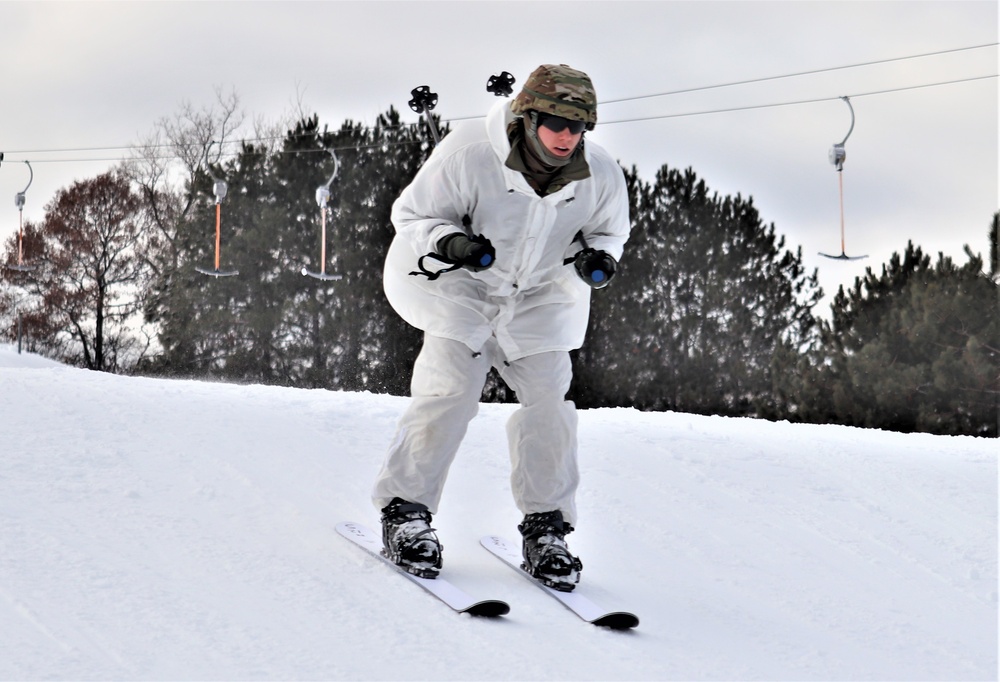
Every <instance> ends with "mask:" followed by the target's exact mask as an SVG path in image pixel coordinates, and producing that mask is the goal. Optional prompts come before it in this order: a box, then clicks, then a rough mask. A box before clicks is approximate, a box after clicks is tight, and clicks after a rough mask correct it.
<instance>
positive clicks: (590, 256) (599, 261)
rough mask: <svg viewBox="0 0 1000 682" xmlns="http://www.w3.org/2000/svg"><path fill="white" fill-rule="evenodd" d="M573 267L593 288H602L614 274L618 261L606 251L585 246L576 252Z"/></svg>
mask: <svg viewBox="0 0 1000 682" xmlns="http://www.w3.org/2000/svg"><path fill="white" fill-rule="evenodd" d="M573 267H575V268H576V272H577V274H578V275H580V277H581V278H582V279H583V281H584V282H586V283H587V284H589V285H590V286H591V287H593V288H594V289H603V288H604V287H606V286H608V282H610V281H611V278H612V277H614V276H615V268H617V267H618V263H617V262H616V261H615V259H614V258H612V257H611V254H609V253H608V252H606V251H598V250H596V249H591V248H586V249H584V250H583V251H580V252H579V253H578V254H576V257H575V258H574V259H573Z"/></svg>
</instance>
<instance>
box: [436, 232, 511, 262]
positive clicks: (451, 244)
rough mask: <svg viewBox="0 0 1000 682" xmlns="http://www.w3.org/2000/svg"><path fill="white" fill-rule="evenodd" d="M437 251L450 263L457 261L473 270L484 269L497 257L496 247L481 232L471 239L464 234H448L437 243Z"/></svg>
mask: <svg viewBox="0 0 1000 682" xmlns="http://www.w3.org/2000/svg"><path fill="white" fill-rule="evenodd" d="M437 250H438V253H440V254H441V255H442V256H444V257H445V258H447V259H448V261H449V262H451V263H457V264H459V265H461V266H462V267H464V268H468V269H469V270H472V271H473V272H479V271H480V270H485V269H487V268H488V267H490V266H491V265H493V261H495V260H496V258H497V252H496V249H494V248H493V244H491V243H490V240H489V239H487V238H486V237H484V236H483V235H481V234H477V235H475V236H473V237H472V238H471V239H470V238H469V237H466V236H465V235H464V234H459V233H457V232H456V233H455V234H449V235H448V236H447V237H442V238H441V241H439V242H438V244H437Z"/></svg>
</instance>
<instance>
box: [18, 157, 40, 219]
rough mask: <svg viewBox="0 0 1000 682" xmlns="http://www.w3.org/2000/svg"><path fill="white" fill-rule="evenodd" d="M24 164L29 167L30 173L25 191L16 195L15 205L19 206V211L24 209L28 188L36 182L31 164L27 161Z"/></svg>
mask: <svg viewBox="0 0 1000 682" xmlns="http://www.w3.org/2000/svg"><path fill="white" fill-rule="evenodd" d="M24 163H25V165H27V166H28V173H29V176H28V184H27V185H26V186H25V188H24V189H23V190H21V191H20V192H18V193H17V194H15V195H14V203H15V204H17V208H18V210H21V209H23V208H24V195H25V193H27V191H28V188H29V187H31V183H32V182H34V180H35V171H33V170H31V164H30V163H28V162H27V161H25V162H24Z"/></svg>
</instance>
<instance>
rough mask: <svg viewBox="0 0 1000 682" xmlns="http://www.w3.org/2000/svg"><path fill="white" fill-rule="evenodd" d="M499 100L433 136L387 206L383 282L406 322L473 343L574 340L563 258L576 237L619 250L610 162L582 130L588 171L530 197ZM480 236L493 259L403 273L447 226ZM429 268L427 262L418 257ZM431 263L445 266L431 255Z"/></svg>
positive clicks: (576, 294) (511, 349) (586, 311)
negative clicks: (388, 237) (514, 161)
mask: <svg viewBox="0 0 1000 682" xmlns="http://www.w3.org/2000/svg"><path fill="white" fill-rule="evenodd" d="M512 119H513V114H512V113H511V112H510V107H509V101H507V100H505V101H502V102H498V103H497V104H496V105H495V106H494V107H493V108H492V110H491V111H490V113H489V115H488V116H487V118H486V124H485V126H484V125H483V122H482V121H472V122H469V123H466V124H464V125H461V126H459V127H457V128H456V129H455V130H453V131H452V132H451V133H450V134H448V135H447V136H445V138H444V139H443V140H442V141H441V143H440V144H439V145H438V147H437V148H436V149H435V150H434V151H433V153H432V154H431V156H430V157H429V158H428V160H427V162H426V163H425V164H424V166H423V167H422V168H421V169H420V171H419V172H418V173H417V175H416V177H415V178H414V179H413V182H412V183H411V184H410V185H409V186H408V187H407V188H406V189H405V190H403V192H402V193H401V194H400V196H399V198H398V199H397V200H396V202H395V203H394V204H393V207H392V223H393V225H394V226H395V228H396V236H395V238H394V239H393V242H392V245H391V246H390V248H389V253H388V256H387V258H386V263H385V272H384V287H385V293H386V296H387V298H388V299H389V302H390V304H392V307H393V308H394V309H395V310H396V312H397V313H399V315H400V316H401V317H402V318H403V319H404V320H406V322H408V323H409V324H411V325H413V326H414V327H417V328H418V329H422V330H423V331H424V332H426V333H428V334H431V335H434V336H439V337H444V338H448V339H452V340H455V341H459V342H462V343H464V344H465V345H467V346H468V347H469V348H470V349H471V350H473V351H478V350H481V349H482V348H483V345H484V344H485V343H486V341H487V340H488V339H489V338H490V336H496V339H497V342H498V343H499V346H500V349H501V350H502V351H503V353H504V355H505V356H506V359H508V360H517V359H518V358H522V357H525V356H528V355H534V354H537V353H543V352H546V351H556V350H571V349H574V348H579V347H580V346H581V345H582V344H583V339H584V336H585V334H586V331H587V321H588V318H589V315H590V293H591V289H590V287H588V286H587V285H586V284H585V283H584V282H583V281H582V280H581V279H580V278H579V276H578V275H577V274H576V270H575V268H574V267H573V266H572V265H565V264H564V259H565V258H567V257H571V256H572V255H574V254H575V253H577V252H578V251H580V250H581V249H582V248H583V246H582V244H581V243H580V242H579V241H578V240H577V241H575V240H574V238H575V236H576V234H577V233H578V232H581V231H582V233H583V235H584V238H585V239H586V241H587V245H588V246H590V247H591V248H594V249H598V250H603V251H606V252H608V253H609V254H611V255H612V256H613V257H614V258H615V259H616V260H617V259H620V258H621V255H622V250H623V248H624V245H625V242H626V240H627V239H628V234H629V229H630V223H629V215H628V195H627V191H626V187H625V179H624V175H623V173H622V170H621V168H620V167H619V166H618V163H617V162H616V161H615V160H614V159H613V158H612V157H611V156H610V155H609V154H608V153H607V152H606V151H604V150H603V149H602V148H600V147H599V146H597V145H596V144H594V143H592V142H590V141H586V142H585V146H584V153H585V154H586V160H587V163H588V165H589V166H590V175H591V176H590V177H589V178H587V179H585V180H580V181H574V182H570V183H569V184H568V185H566V186H565V187H563V188H562V189H561V190H559V191H557V192H555V193H553V194H550V195H548V196H546V197H539V196H538V195H537V194H536V193H535V191H534V190H533V189H532V188H531V186H530V185H529V184H528V182H527V180H526V179H525V178H524V176H523V175H522V174H521V173H520V172H518V171H514V170H511V169H510V168H507V167H506V166H505V164H504V162H505V160H506V159H507V156H508V154H509V153H510V142H509V141H508V139H507V125H508V123H509V122H510V121H511V120H512ZM466 215H467V216H469V218H471V221H472V226H471V231H472V232H473V233H475V234H483V235H485V236H486V237H487V238H488V239H489V240H490V241H491V242H492V243H493V246H494V248H495V249H496V261H495V262H494V265H493V267H491V268H490V269H488V270H483V271H481V272H472V271H470V270H467V269H465V268H461V269H459V270H455V271H453V272H448V273H444V274H442V275H441V276H440V277H438V278H437V279H434V280H430V279H428V278H427V277H425V276H423V275H412V274H410V273H411V272H414V271H415V270H417V261H418V260H419V258H420V257H421V256H423V255H425V254H428V253H434V252H435V247H436V245H437V243H438V241H439V240H440V239H441V238H442V237H444V236H445V235H447V234H451V233H454V232H464V230H463V228H462V219H463V216H466ZM425 265H427V266H428V268H429V269H432V270H433V269H436V266H437V265H438V261H435V260H433V259H430V258H429V259H426V261H425ZM441 267H445V266H444V265H441Z"/></svg>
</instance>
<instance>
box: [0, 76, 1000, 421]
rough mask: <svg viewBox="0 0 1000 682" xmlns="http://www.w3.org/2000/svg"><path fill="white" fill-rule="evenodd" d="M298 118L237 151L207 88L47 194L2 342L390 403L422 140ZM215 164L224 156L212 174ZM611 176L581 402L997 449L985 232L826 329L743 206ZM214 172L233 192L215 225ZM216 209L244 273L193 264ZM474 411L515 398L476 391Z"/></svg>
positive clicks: (167, 372) (4, 292) (885, 280)
mask: <svg viewBox="0 0 1000 682" xmlns="http://www.w3.org/2000/svg"><path fill="white" fill-rule="evenodd" d="M297 119H298V120H294V121H292V122H289V123H286V124H285V125H284V126H279V125H274V126H271V127H270V129H263V128H259V129H258V130H257V131H256V135H255V136H254V141H253V142H249V141H239V140H238V139H236V131H238V130H239V129H240V128H241V126H242V119H241V117H240V115H239V113H238V100H237V98H236V97H235V95H230V96H224V95H222V94H221V93H220V96H219V100H218V103H217V104H216V105H215V106H214V107H212V108H209V109H203V110H196V109H194V108H193V107H190V106H189V105H185V106H184V107H183V108H182V109H181V111H180V112H178V113H177V114H176V115H174V116H173V117H172V118H169V119H163V120H161V121H160V122H159V123H158V124H157V126H156V128H155V130H154V131H153V132H152V133H151V134H150V136H149V137H148V138H147V139H146V140H145V141H144V142H143V143H142V144H140V145H137V146H136V150H135V152H134V154H133V155H132V157H131V158H130V159H128V160H127V161H126V162H124V163H122V164H121V165H120V166H119V167H116V168H114V169H113V170H111V171H109V172H107V173H104V174H102V175H99V176H98V177H95V178H90V179H86V180H82V181H78V182H75V183H74V184H73V185H72V186H70V187H69V188H66V189H63V190H60V191H59V192H57V194H56V196H55V197H54V198H53V199H52V201H51V202H50V203H48V204H47V205H46V206H45V213H44V218H43V219H42V221H41V222H39V223H37V224H36V223H33V222H30V221H29V222H27V223H25V225H24V230H23V239H22V241H21V243H20V244H19V243H18V235H14V236H13V237H12V238H10V239H8V240H7V242H6V244H5V245H4V254H3V257H4V262H5V263H7V264H8V265H12V264H14V263H16V262H17V261H18V253H19V248H20V249H23V255H24V261H25V262H26V263H27V264H29V266H31V267H33V268H34V269H32V270H28V271H22V270H16V269H11V268H9V267H8V268H4V269H3V270H2V271H0V272H2V274H0V324H2V327H0V331H2V334H3V337H4V338H5V340H10V341H13V340H14V339H15V338H19V339H22V340H23V343H24V345H25V346H26V347H27V349H28V350H30V351H33V352H37V353H40V354H42V355H46V356H48V357H52V358H55V359H59V360H61V361H63V362H67V363H69V364H73V365H77V366H80V367H86V368H89V369H94V370H101V371H110V372H118V373H132V374H143V375H149V376H171V377H185V378H202V379H206V378H215V379H218V380H225V381H232V382H248V383H251V382H252V383H266V384H274V385H281V386H296V387H305V388H325V389H334V390H347V391H361V390H364V391H372V392H377V393H391V394H396V395H405V394H406V393H407V392H408V387H409V378H410V370H411V367H412V364H413V360H414V358H415V357H416V353H417V352H418V350H419V347H420V343H421V337H420V333H419V332H418V331H417V330H415V329H412V328H410V327H408V326H407V325H406V324H405V323H404V322H402V320H400V319H399V318H398V316H396V314H395V313H394V312H393V311H392V310H391V308H390V307H389V305H388V303H387V302H386V300H385V296H384V294H383V293H382V285H381V278H382V264H383V261H384V257H385V253H386V251H387V249H388V246H389V243H390V241H391V239H392V237H393V228H392V225H391V224H390V221H389V213H390V210H391V206H392V202H393V201H394V200H395V198H396V197H397V196H398V194H399V193H400V191H401V190H402V189H403V188H404V187H405V186H406V185H407V184H408V183H409V182H410V180H411V179H412V177H413V176H414V174H415V173H416V172H417V170H418V169H419V168H420V166H421V164H422V163H423V162H424V160H425V159H426V158H427V156H428V155H429V153H430V151H431V144H430V142H429V141H430V140H431V139H432V138H431V134H430V131H429V129H428V128H427V127H426V122H424V121H422V122H421V124H420V125H419V126H409V125H402V124H401V121H400V116H399V113H398V112H397V111H396V110H395V109H393V108H390V109H389V110H388V111H387V112H386V113H384V114H382V115H380V116H379V117H378V118H377V120H376V121H375V123H374V124H373V125H361V124H360V123H356V122H353V121H350V120H348V121H345V122H344V123H342V124H341V125H340V127H339V128H337V129H336V130H330V129H329V128H328V127H327V126H321V124H320V122H319V119H318V117H317V116H315V115H312V116H298V117H297ZM258 125H261V124H258ZM439 127H440V128H441V130H442V133H443V134H447V132H448V128H447V127H446V126H441V125H440V122H439ZM224 146H225V147H227V148H229V149H235V151H233V152H231V153H229V154H228V155H226V156H221V155H218V154H217V156H216V158H213V157H212V155H211V151H212V150H213V149H215V150H220V149H222V148H223V147H224ZM236 147H238V148H236ZM331 151H332V152H333V154H335V155H336V157H337V159H338V160H339V170H338V172H337V173H336V177H335V178H334V179H333V181H332V183H331V185H330V203H329V205H328V207H327V208H326V210H327V214H326V221H327V241H326V251H325V258H326V271H327V272H331V273H333V272H335V273H338V274H340V275H341V276H342V279H340V280H338V281H324V280H319V279H314V278H311V277H307V276H305V275H304V274H303V269H306V270H310V271H314V272H315V271H318V270H319V269H320V260H321V259H322V258H323V257H324V252H323V251H322V248H321V242H320V237H321V224H322V220H323V217H322V215H323V214H322V213H321V208H320V206H319V205H318V202H317V200H316V197H315V192H316V190H317V188H318V186H320V185H323V184H324V183H325V182H327V181H328V179H329V178H330V175H331V172H332V169H333V167H334V160H333V159H332V157H331V153H330V152H331ZM622 172H623V174H624V176H625V179H626V184H627V186H628V191H629V198H630V204H631V205H630V209H631V220H632V225H633V229H632V234H631V238H630V241H629V243H628V245H627V247H626V251H625V254H624V255H623V257H622V260H621V263H620V268H619V274H618V276H617V277H616V279H615V281H614V282H613V284H612V286H610V287H608V288H607V289H604V290H601V291H598V292H595V295H594V297H593V306H592V314H591V320H590V329H589V332H588V337H587V343H586V344H585V346H584V347H583V348H582V349H580V350H579V351H576V352H575V353H574V354H573V362H574V369H575V379H574V383H573V386H572V389H571V394H570V396H569V397H570V398H571V399H573V400H574V401H576V403H577V405H579V406H580V407H584V408H590V407H606V406H615V407H634V408H637V409H640V410H677V411H683V412H694V413H699V414H718V415H727V416H752V417H761V418H768V419H787V420H791V421H803V422H811V423H840V424H848V425H855V426H862V427H871V428H886V429H892V430H898V431H924V432H930V433H941V434H969V435H980V436H993V437H995V436H996V435H997V422H998V406H1000V313H998V306H997V303H998V281H1000V274H998V265H997V215H998V214H994V216H993V218H992V223H991V224H990V225H989V227H988V230H987V231H988V239H989V245H990V250H989V254H988V262H987V260H986V259H983V258H982V257H981V256H979V255H977V254H976V253H974V252H973V251H972V249H971V248H969V247H966V252H967V254H966V255H967V257H968V260H967V262H966V263H964V264H958V263H955V262H953V261H952V260H951V259H949V258H945V257H944V256H939V257H938V259H937V260H936V261H935V262H932V261H931V258H930V257H929V256H928V255H926V254H924V253H923V252H922V251H921V249H920V248H919V247H918V246H915V245H913V244H912V243H909V244H907V245H906V247H905V250H904V251H903V253H902V255H900V254H893V256H892V258H891V259H890V262H889V263H887V264H885V265H884V266H883V267H882V272H881V274H879V275H876V274H875V273H874V272H873V271H872V269H871V268H869V269H868V270H867V273H866V275H865V277H864V278H858V279H857V280H856V282H855V284H854V286H853V287H852V288H851V289H849V290H844V288H841V289H840V291H839V292H838V293H837V295H836V297H835V298H834V301H833V304H832V310H831V313H832V315H831V318H830V320H825V319H822V318H820V317H818V316H816V315H815V314H814V310H815V308H816V306H817V304H818V302H819V300H820V299H821V298H822V296H823V292H822V291H821V289H820V287H819V285H818V283H817V275H816V272H815V271H814V272H812V273H808V272H806V270H805V267H804V266H803V263H802V253H801V249H797V250H794V251H793V250H791V249H790V248H788V246H787V245H786V243H785V241H784V238H781V237H779V236H778V235H777V234H776V232H775V228H774V225H773V224H765V222H764V221H763V219H762V218H761V216H760V215H759V213H758V212H757V209H756V208H755V207H754V205H753V200H752V198H749V197H748V198H743V197H742V196H740V195H737V196H735V197H732V196H723V197H720V196H718V195H717V194H715V193H713V192H711V190H710V189H709V188H708V187H707V186H706V184H705V182H704V181H703V180H701V179H699V178H698V177H697V175H696V174H695V172H694V171H693V170H692V169H690V168H689V169H684V170H681V169H676V168H670V167H669V166H667V165H664V166H662V167H661V168H660V170H659V171H658V172H657V173H656V175H655V177H654V179H653V180H652V181H651V182H647V181H645V180H643V179H642V178H640V177H639V175H638V172H637V170H636V169H635V168H634V167H632V168H625V167H623V169H622ZM216 178H224V179H225V182H226V183H227V185H228V188H229V191H228V194H227V196H226V197H225V198H224V199H223V200H222V202H221V204H220V205H219V206H218V207H217V206H216V198H215V195H214V192H213V185H214V182H215V179H216ZM217 210H218V211H219V216H220V224H221V229H220V234H221V242H220V244H219V248H218V253H219V257H220V259H221V261H222V269H225V270H234V271H238V272H239V275H238V276H233V277H211V276H206V275H205V274H202V273H200V272H198V271H197V270H196V268H197V267H199V266H201V267H202V268H205V267H208V268H209V269H211V267H212V265H213V262H214V261H213V259H214V258H215V255H216V250H217V249H216V243H215V229H216V211H217ZM483 398H484V400H486V401H510V400H513V399H514V396H513V395H511V393H510V392H509V390H508V389H506V387H505V386H504V385H503V384H502V382H500V381H499V379H498V378H497V377H496V375H491V377H490V379H489V380H488V382H487V386H486V388H485V389H484V396H483Z"/></svg>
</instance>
